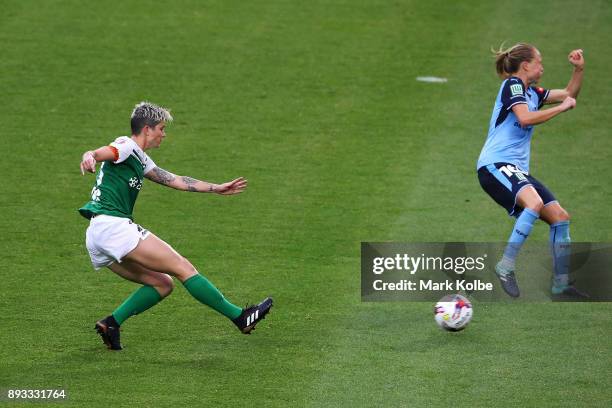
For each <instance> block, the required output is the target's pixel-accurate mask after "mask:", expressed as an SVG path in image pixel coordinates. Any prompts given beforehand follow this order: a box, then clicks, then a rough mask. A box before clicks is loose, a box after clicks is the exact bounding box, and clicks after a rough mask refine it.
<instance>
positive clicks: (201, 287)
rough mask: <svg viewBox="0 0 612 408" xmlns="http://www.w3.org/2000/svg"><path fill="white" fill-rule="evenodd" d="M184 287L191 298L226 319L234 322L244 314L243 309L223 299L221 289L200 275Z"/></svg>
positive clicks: (190, 279)
mask: <svg viewBox="0 0 612 408" xmlns="http://www.w3.org/2000/svg"><path fill="white" fill-rule="evenodd" d="M183 286H185V289H187V291H188V292H189V293H190V294H191V296H193V297H194V298H196V299H197V300H199V301H200V302H201V303H204V304H205V305H207V306H210V307H212V308H213V309H215V310H216V311H217V312H219V313H221V314H222V315H223V316H225V317H228V318H230V319H232V320H234V319H235V318H237V317H238V316H240V313H242V309H241V308H239V307H238V306H236V305H233V304H231V303H230V302H228V301H227V299H225V297H223V294H222V293H221V292H219V289H217V288H216V287H215V285H213V284H212V283H210V281H209V280H208V279H206V278H205V277H203V276H202V275H200V274H199V273H198V274H195V275H193V276H192V277H191V278H189V279H187V280H186V281H185V282H183Z"/></svg>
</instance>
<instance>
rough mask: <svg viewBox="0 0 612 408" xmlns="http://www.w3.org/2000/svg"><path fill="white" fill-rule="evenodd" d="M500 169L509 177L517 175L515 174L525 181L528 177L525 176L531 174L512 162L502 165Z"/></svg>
mask: <svg viewBox="0 0 612 408" xmlns="http://www.w3.org/2000/svg"><path fill="white" fill-rule="evenodd" d="M499 170H500V171H501V172H502V173H504V174H505V175H506V176H508V178H511V177H512V175H515V176H516V178H517V179H518V180H519V181H525V180H527V177H525V176H527V175H529V173H527V172H526V171H523V170H519V169H517V168H516V167H515V166H513V165H511V164H508V165H505V166H502V167H500V168H499Z"/></svg>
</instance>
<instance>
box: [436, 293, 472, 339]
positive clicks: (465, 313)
mask: <svg viewBox="0 0 612 408" xmlns="http://www.w3.org/2000/svg"><path fill="white" fill-rule="evenodd" d="M434 315H435V319H436V323H438V326H440V327H441V328H443V329H444V330H448V331H459V330H463V329H465V326H467V324H468V323H469V322H470V320H472V304H471V303H470V301H469V300H467V298H466V297H464V296H461V295H447V296H444V297H443V298H442V299H440V301H439V302H438V303H436V306H435V307H434Z"/></svg>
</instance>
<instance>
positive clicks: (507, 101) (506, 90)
mask: <svg viewBox="0 0 612 408" xmlns="http://www.w3.org/2000/svg"><path fill="white" fill-rule="evenodd" d="M501 103H502V105H503V108H502V109H505V110H510V109H512V107H513V106H514V105H518V104H519V103H527V98H525V88H524V86H523V81H521V80H520V79H518V78H509V79H508V80H507V81H506V83H505V84H504V87H503V89H502V92H501Z"/></svg>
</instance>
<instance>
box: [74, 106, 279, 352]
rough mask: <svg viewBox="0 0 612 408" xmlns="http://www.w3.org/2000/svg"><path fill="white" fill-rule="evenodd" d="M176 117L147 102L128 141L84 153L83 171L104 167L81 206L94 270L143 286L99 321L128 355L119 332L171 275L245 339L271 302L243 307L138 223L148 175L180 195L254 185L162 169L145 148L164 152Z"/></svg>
mask: <svg viewBox="0 0 612 408" xmlns="http://www.w3.org/2000/svg"><path fill="white" fill-rule="evenodd" d="M171 120H172V116H171V115H170V112H169V111H168V110H166V109H164V108H162V107H160V106H157V105H154V104H152V103H149V102H141V103H139V104H138V105H136V107H135V108H134V111H133V112H132V117H131V128H132V136H131V137H127V136H122V137H119V138H117V139H115V141H114V142H112V143H111V144H110V145H108V146H103V147H100V148H99V149H96V150H93V151H87V152H85V153H84V154H83V159H82V161H81V173H82V174H85V172H90V173H95V171H96V163H98V162H101V163H102V164H101V165H100V168H99V170H98V174H97V176H96V183H95V185H94V187H93V189H92V192H91V200H90V201H89V202H88V203H86V204H85V205H84V206H83V207H81V208H80V209H79V212H80V213H81V215H83V216H84V217H85V218H87V219H89V220H90V223H89V227H88V228H87V233H86V244H87V250H88V251H89V256H90V258H91V262H92V264H93V266H94V268H95V269H100V268H102V267H107V268H109V269H110V270H111V271H113V272H115V273H116V274H117V275H119V276H121V277H122V278H124V279H127V280H130V281H132V282H136V283H139V284H141V285H142V286H140V287H139V288H138V289H137V290H136V291H135V292H134V293H132V295H130V297H128V298H127V299H126V300H125V301H124V302H123V303H122V304H121V305H120V306H119V307H118V308H117V309H115V311H113V313H112V314H110V315H109V316H107V317H106V318H104V319H101V320H99V321H98V322H96V325H95V329H96V330H97V332H98V333H99V334H100V336H101V337H102V340H103V341H104V343H105V344H106V346H107V347H108V348H109V349H111V350H121V348H122V346H121V342H120V337H119V327H120V326H121V325H122V324H123V323H124V322H125V321H126V320H127V319H128V318H129V317H130V316H133V315H136V314H138V313H142V312H144V311H145V310H147V309H149V308H151V307H152V306H154V305H156V304H157V303H158V302H159V301H161V300H162V299H163V298H165V297H166V296H168V295H169V294H170V293H171V292H172V289H173V287H174V283H173V279H172V277H175V278H177V279H178V280H180V281H181V283H182V284H183V286H184V287H185V289H187V291H188V292H189V293H190V294H191V295H192V296H193V297H194V298H196V299H197V300H198V301H200V302H201V303H203V304H205V305H207V306H209V307H211V308H212V309H214V310H216V311H217V312H219V313H221V314H223V315H224V316H226V317H227V318H229V319H230V320H232V322H234V324H235V325H236V326H237V327H238V329H239V330H240V331H241V332H242V333H245V334H249V333H250V332H251V330H253V329H254V328H255V325H256V324H257V323H258V322H259V321H261V320H262V319H264V318H265V316H266V314H267V313H268V312H269V311H270V308H271V307H272V299H271V298H266V299H264V300H263V301H262V302H261V303H259V304H257V305H255V306H250V307H247V308H245V309H241V308H239V307H237V306H235V305H234V304H232V303H230V302H229V301H228V300H227V299H225V297H224V296H223V294H221V292H220V291H219V290H218V289H217V288H216V287H215V286H214V285H213V284H212V283H211V282H210V281H208V280H207V279H206V278H205V277H204V276H202V275H201V274H200V273H199V272H198V271H197V270H196V268H195V267H194V266H193V265H192V264H191V263H190V262H189V261H188V260H187V259H186V258H184V257H183V256H181V255H180V254H179V253H178V252H176V251H175V250H174V249H173V248H172V247H171V246H170V245H168V244H167V243H166V242H164V241H163V240H161V239H160V238H158V237H157V236H156V235H155V234H153V233H151V232H150V231H148V230H146V229H144V228H142V227H141V226H140V225H138V224H135V223H134V221H133V217H132V210H133V208H134V203H135V201H136V198H137V197H138V192H139V191H140V189H141V188H142V183H143V178H148V179H149V180H152V181H154V182H156V183H159V184H161V185H164V186H167V187H171V188H174V189H177V190H182V191H190V192H198V193H216V194H222V195H232V194H239V193H241V192H242V191H243V190H244V189H245V188H246V187H247V180H245V179H244V178H242V177H239V178H237V179H235V180H232V181H229V182H227V183H222V184H213V183H210V182H207V181H200V180H196V179H194V178H191V177H188V176H177V175H175V174H173V173H170V172H169V171H166V170H164V169H162V168H159V167H157V166H156V165H155V163H154V162H153V160H151V158H150V157H149V156H148V155H147V153H145V151H147V150H149V149H153V148H157V147H159V145H160V144H161V142H162V141H163V140H164V138H165V137H166V133H165V128H166V123H167V122H169V121H171Z"/></svg>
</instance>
